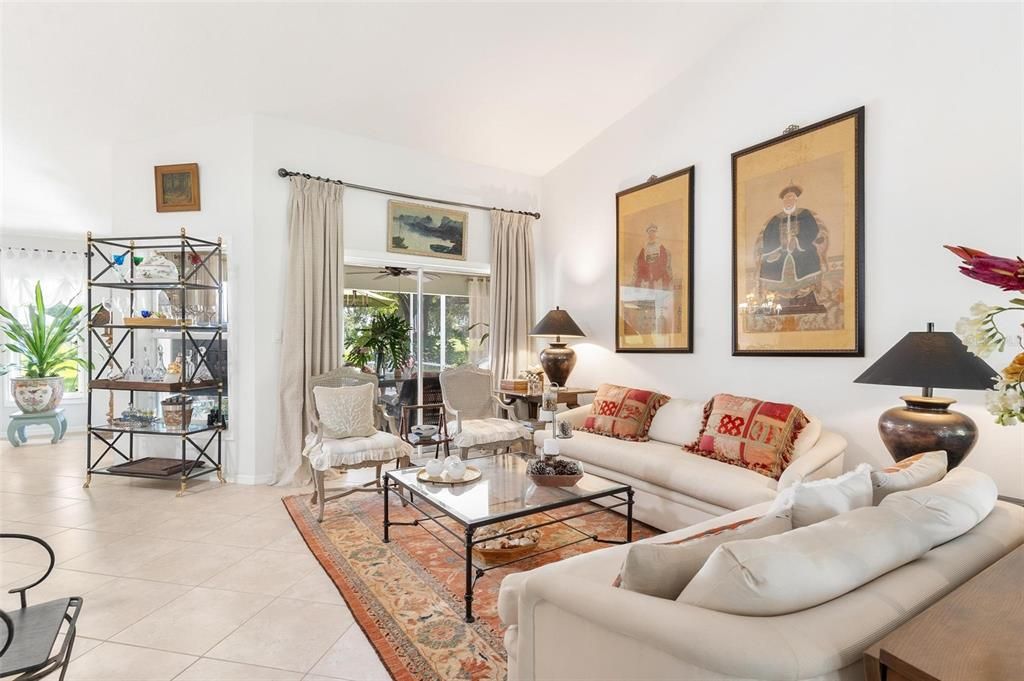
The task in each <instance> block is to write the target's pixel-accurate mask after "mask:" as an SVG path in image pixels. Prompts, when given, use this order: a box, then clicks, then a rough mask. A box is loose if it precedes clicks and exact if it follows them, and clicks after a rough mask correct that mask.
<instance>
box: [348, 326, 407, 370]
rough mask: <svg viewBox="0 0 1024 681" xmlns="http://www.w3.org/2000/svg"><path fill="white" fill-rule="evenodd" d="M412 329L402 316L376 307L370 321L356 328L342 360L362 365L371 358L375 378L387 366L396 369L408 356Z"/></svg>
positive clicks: (354, 364) (358, 365)
mask: <svg viewBox="0 0 1024 681" xmlns="http://www.w3.org/2000/svg"><path fill="white" fill-rule="evenodd" d="M411 331H412V326H410V324H409V322H408V321H407V320H406V319H405V317H403V316H402V315H400V314H398V313H397V312H394V311H383V310H378V311H376V312H374V313H373V316H372V317H370V323H369V324H367V325H366V326H364V327H362V328H360V329H359V330H358V331H357V333H356V336H355V338H354V339H353V341H352V344H351V345H350V346H349V350H348V354H347V355H346V357H345V361H346V362H348V363H349V364H351V365H353V366H357V367H360V368H362V367H365V366H366V365H367V364H368V363H369V361H370V360H371V359H372V360H374V362H375V367H376V370H377V376H378V377H379V376H381V375H383V373H384V371H385V370H386V369H391V370H395V369H398V367H400V366H403V365H404V364H405V362H406V360H407V359H408V358H409V345H410V344H409V333H410V332H411Z"/></svg>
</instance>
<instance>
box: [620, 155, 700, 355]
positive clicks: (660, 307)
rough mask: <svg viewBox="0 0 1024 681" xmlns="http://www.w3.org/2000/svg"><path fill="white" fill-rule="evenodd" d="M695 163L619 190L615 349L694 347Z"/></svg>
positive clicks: (682, 350) (680, 349) (679, 349)
mask: <svg viewBox="0 0 1024 681" xmlns="http://www.w3.org/2000/svg"><path fill="white" fill-rule="evenodd" d="M694 177H695V170H694V167H693V166H690V167H688V168H683V169H682V170H677V171H676V172H674V173H671V174H669V175H665V176H662V177H652V178H651V179H650V180H648V181H647V182H645V183H643V184H640V185H637V186H635V187H630V188H629V189H624V190H623V191H621V192H618V193H617V194H616V195H615V221H616V228H615V351H616V352H673V353H691V352H693V183H694Z"/></svg>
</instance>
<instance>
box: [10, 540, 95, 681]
mask: <svg viewBox="0 0 1024 681" xmlns="http://www.w3.org/2000/svg"><path fill="white" fill-rule="evenodd" d="M0 539H24V540H27V541H32V542H35V543H37V544H39V545H40V546H42V547H43V548H44V549H46V552H47V553H48V554H49V555H50V566H49V567H48V568H46V573H45V574H44V575H43V576H42V577H40V578H39V579H37V580H36V581H35V582H32V583H31V584H29V585H27V586H21V587H18V588H16V589H11V590H10V591H9V592H8V593H12V594H18V595H19V596H20V597H21V607H20V608H19V609H18V610H15V611H14V612H10V613H7V612H4V611H3V610H0V624H2V625H3V628H4V634H3V635H4V639H3V640H4V644H3V647H2V648H0V678H4V677H10V676H17V679H16V680H15V681H34V680H35V679H41V678H43V677H44V676H47V675H48V674H52V673H53V672H55V671H56V670H58V669H60V677H59V678H60V680H61V681H63V679H64V674H65V673H67V670H68V662H70V661H71V649H72V648H73V647H74V645H75V633H76V632H75V623H76V622H77V621H78V613H79V612H81V610H82V598H81V597H80V596H69V597H67V598H58V599H57V600H55V601H48V602H46V603H42V604H40V605H32V606H30V605H29V604H28V598H27V597H26V592H27V591H28V590H29V589H31V588H32V587H35V586H39V585H40V584H42V583H43V581H44V580H45V579H46V578H47V577H49V576H50V573H51V572H53V566H54V563H56V562H57V561H56V557H55V556H54V555H53V549H52V548H50V545H49V544H47V543H46V542H45V541H43V540H42V539H40V538H39V537H33V536H31V535H28V534H8V533H0ZM65 623H67V628H66V629H64V624H65ZM62 629H64V640H63V641H62V642H61V645H60V650H58V651H57V652H56V653H54V652H53V647H54V644H55V643H56V642H57V635H58V634H60V632H61V630H62Z"/></svg>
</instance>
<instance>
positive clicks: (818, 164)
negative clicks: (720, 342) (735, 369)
mask: <svg viewBox="0 0 1024 681" xmlns="http://www.w3.org/2000/svg"><path fill="white" fill-rule="evenodd" d="M732 199H733V213H732V215H733V225H732V228H733V237H732V245H733V250H732V277H733V286H732V293H733V301H732V302H733V324H732V330H733V334H732V335H733V348H732V354H733V355H784V356H785V355H802V356H843V357H863V356H864V107H861V108H859V109H855V110H853V111H849V112H847V113H844V114H840V115H839V116H835V117H833V118H829V119H828V120H824V121H821V122H820V123H815V124H814V125H811V126H809V127H805V128H799V129H797V130H795V131H793V132H790V133H787V134H784V135H782V136H781V137H776V138H774V139H771V140H768V141H767V142H763V143H761V144H758V145H756V146H753V147H750V148H748V149H743V150H742V151H738V152H736V153H735V154H733V155H732Z"/></svg>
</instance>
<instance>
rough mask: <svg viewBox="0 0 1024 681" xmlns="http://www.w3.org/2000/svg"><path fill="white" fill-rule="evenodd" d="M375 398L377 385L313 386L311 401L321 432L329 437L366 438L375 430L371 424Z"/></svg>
mask: <svg viewBox="0 0 1024 681" xmlns="http://www.w3.org/2000/svg"><path fill="white" fill-rule="evenodd" d="M376 399H377V388H376V387H375V386H374V385H373V384H372V383H363V384H362V385H343V386H338V387H336V388H329V387H327V386H322V385H318V386H316V387H314V388H313V401H314V402H316V412H317V415H318V416H319V418H320V427H321V434H322V435H323V436H324V437H325V438H333V439H340V438H345V437H370V436H371V435H373V434H374V433H375V432H377V428H376V426H375V425H374V423H373V405H374V403H375V401H376Z"/></svg>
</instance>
